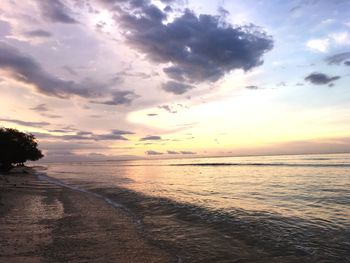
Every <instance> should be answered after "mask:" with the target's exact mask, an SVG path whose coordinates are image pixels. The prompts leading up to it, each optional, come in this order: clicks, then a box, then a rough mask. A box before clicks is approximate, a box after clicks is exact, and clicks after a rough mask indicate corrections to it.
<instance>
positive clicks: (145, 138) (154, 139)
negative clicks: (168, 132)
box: [140, 135, 162, 141]
mask: <svg viewBox="0 0 350 263" xmlns="http://www.w3.org/2000/svg"><path fill="white" fill-rule="evenodd" d="M161 139H162V138H161V137H160V136H154V135H151V136H146V137H143V138H141V139H140V141H158V140H161Z"/></svg>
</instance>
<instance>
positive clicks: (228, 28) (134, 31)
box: [103, 0, 273, 94]
mask: <svg viewBox="0 0 350 263" xmlns="http://www.w3.org/2000/svg"><path fill="white" fill-rule="evenodd" d="M103 2H105V3H107V2H109V3H110V4H111V3H114V4H115V3H120V2H124V3H125V2H126V1H119V2H118V1H113V0H111V1H107V0H104V1H103ZM115 10H117V13H116V15H115V20H116V21H117V23H119V25H120V27H121V28H123V29H124V30H125V37H126V39H127V41H128V43H129V44H130V45H131V46H132V47H133V48H135V49H137V50H138V51H140V52H141V53H144V54H146V56H147V58H148V59H149V60H151V61H153V62H156V63H163V64H171V65H170V66H168V67H167V68H165V69H164V72H165V74H167V76H168V77H169V78H171V79H173V80H175V81H177V82H184V81H185V82H188V83H203V82H215V81H217V80H218V79H220V78H221V77H223V76H224V75H225V74H226V73H229V72H230V71H232V70H235V69H243V70H244V71H247V70H250V69H252V68H254V67H257V66H259V65H261V64H262V63H263V60H262V56H263V55H264V54H265V53H266V52H268V51H270V50H271V49H272V48H273V40H272V39H271V37H270V36H268V35H267V34H266V33H265V32H263V31H262V30H261V29H259V28H257V27H255V26H254V25H247V26H232V25H230V24H228V23H226V22H224V19H223V17H220V16H212V15H204V14H201V15H199V16H197V15H196V14H195V13H194V12H193V11H191V10H189V9H186V10H185V11H184V12H183V13H182V14H181V15H180V16H178V17H175V18H174V19H173V20H172V21H171V22H168V23H165V21H166V19H167V14H166V13H165V12H163V11H162V10H160V9H159V8H158V7H156V6H155V5H153V4H151V3H150V1H142V0H139V1H128V3H127V4H125V5H124V6H123V5H118V6H115ZM174 83H176V82H174ZM174 83H172V84H168V85H165V86H164V88H165V89H164V90H166V91H169V92H172V93H175V94H182V93H184V92H186V91H188V90H189V89H190V86H184V85H185V84H184V83H181V84H183V85H182V86H179V85H178V84H177V85H174ZM191 88H192V87H191Z"/></svg>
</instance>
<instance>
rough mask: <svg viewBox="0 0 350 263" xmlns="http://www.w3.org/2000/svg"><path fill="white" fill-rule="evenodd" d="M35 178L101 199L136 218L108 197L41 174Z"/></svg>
mask: <svg viewBox="0 0 350 263" xmlns="http://www.w3.org/2000/svg"><path fill="white" fill-rule="evenodd" d="M37 176H38V178H39V179H40V180H42V181H46V182H49V183H51V184H55V185H59V186H62V187H65V188H69V189H71V190H74V191H78V192H82V193H86V194H89V195H92V196H94V197H97V198H99V199H103V200H104V201H105V202H106V203H108V204H110V205H111V206H113V207H114V208H119V209H123V210H125V211H126V212H128V213H130V214H131V215H132V216H133V218H134V219H135V218H136V217H135V215H134V213H132V212H131V211H130V210H129V209H128V208H127V207H125V206H124V205H122V204H120V203H117V202H115V201H113V200H112V199H110V198H108V197H105V196H103V195H101V194H98V193H94V192H92V191H89V190H86V189H83V188H80V187H78V186H73V185H69V184H66V183H64V182H63V181H60V180H58V179H55V178H52V177H49V176H47V175H45V174H43V173H37ZM136 222H137V223H139V220H136Z"/></svg>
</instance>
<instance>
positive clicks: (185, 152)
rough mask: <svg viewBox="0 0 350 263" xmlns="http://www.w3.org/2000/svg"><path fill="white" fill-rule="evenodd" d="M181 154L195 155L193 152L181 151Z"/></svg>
mask: <svg viewBox="0 0 350 263" xmlns="http://www.w3.org/2000/svg"><path fill="white" fill-rule="evenodd" d="M180 153H181V154H196V153H195V152H190V151H181V152H180Z"/></svg>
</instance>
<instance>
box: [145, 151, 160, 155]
mask: <svg viewBox="0 0 350 263" xmlns="http://www.w3.org/2000/svg"><path fill="white" fill-rule="evenodd" d="M145 153H146V154H147V155H162V154H163V153H162V152H157V151H152V150H150V151H146V152H145Z"/></svg>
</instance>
